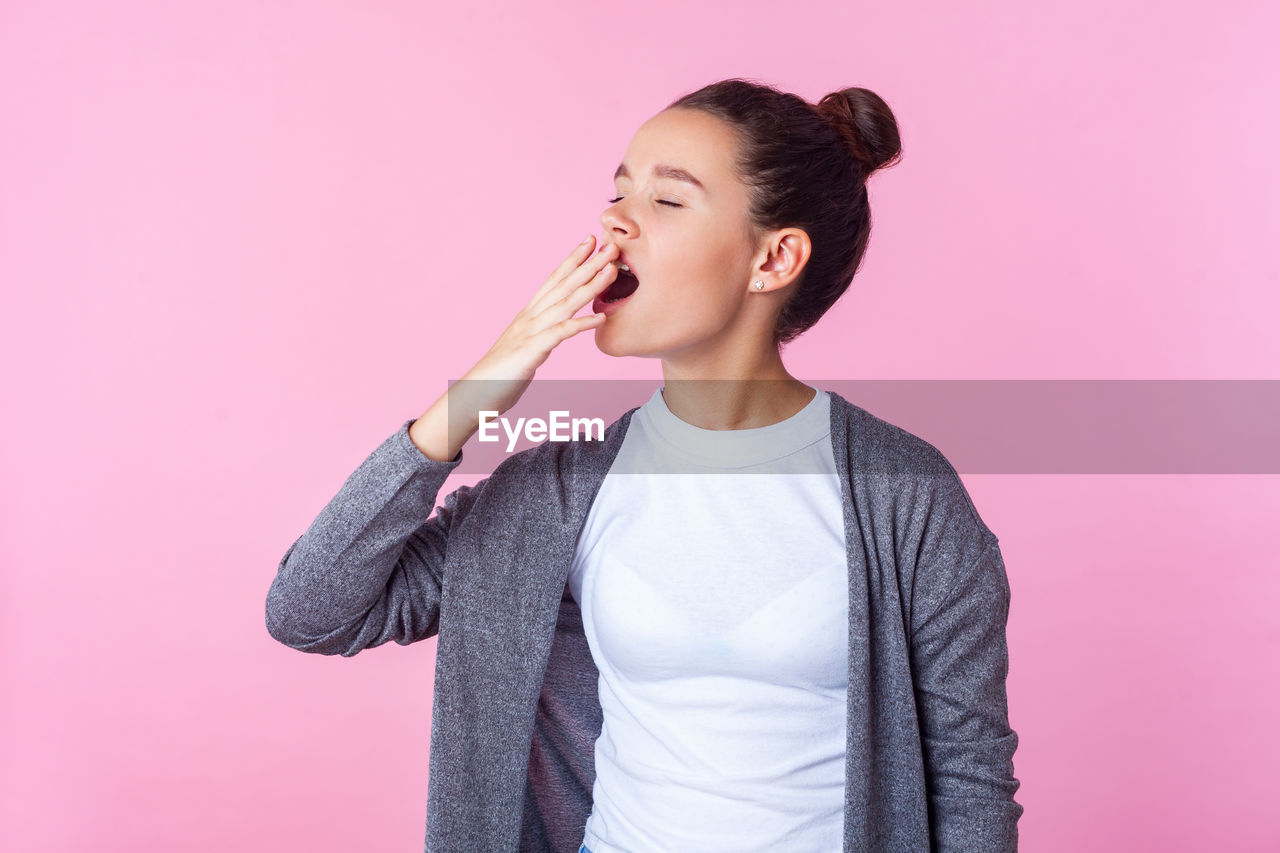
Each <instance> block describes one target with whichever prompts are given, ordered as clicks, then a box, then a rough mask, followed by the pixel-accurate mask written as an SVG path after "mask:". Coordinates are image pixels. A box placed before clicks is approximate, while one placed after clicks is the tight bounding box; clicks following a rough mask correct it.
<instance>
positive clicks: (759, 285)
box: [756, 281, 764, 290]
mask: <svg viewBox="0 0 1280 853" xmlns="http://www.w3.org/2000/svg"><path fill="white" fill-rule="evenodd" d="M756 290H764V282H763V281H757V282H756Z"/></svg>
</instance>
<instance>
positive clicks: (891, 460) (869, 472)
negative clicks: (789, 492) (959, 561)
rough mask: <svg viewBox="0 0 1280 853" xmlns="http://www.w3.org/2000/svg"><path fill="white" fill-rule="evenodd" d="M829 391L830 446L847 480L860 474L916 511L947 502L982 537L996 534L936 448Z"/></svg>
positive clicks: (954, 471) (947, 506)
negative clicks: (842, 459) (905, 498)
mask: <svg viewBox="0 0 1280 853" xmlns="http://www.w3.org/2000/svg"><path fill="white" fill-rule="evenodd" d="M828 393H829V394H830V395H831V407H832V436H831V438H832V446H833V449H835V451H836V452H837V453H842V452H843V453H844V454H845V455H846V458H847V461H848V470H849V476H850V478H851V479H854V480H857V479H861V480H863V481H865V483H866V486H867V487H868V488H871V489H873V490H875V491H883V490H889V491H892V492H894V493H895V494H896V495H898V496H899V498H901V497H902V496H903V495H906V496H909V497H910V498H912V501H911V503H913V504H916V506H917V509H918V510H925V509H930V508H931V509H934V510H936V509H937V508H938V507H946V508H947V509H948V510H949V512H948V514H949V515H953V516H959V517H960V518H962V519H963V520H964V521H965V522H967V524H968V525H970V526H971V527H973V528H975V529H976V530H977V531H978V532H979V533H980V534H981V536H982V538H984V539H985V538H986V537H988V536H989V537H991V538H992V539H994V538H996V537H995V534H994V533H992V532H991V530H990V528H988V527H987V525H986V524H985V522H983V520H982V517H981V515H980V514H979V513H978V509H977V507H976V506H975V505H974V503H973V500H972V498H971V497H970V496H969V492H968V490H967V489H966V488H965V486H964V482H963V480H961V478H960V474H959V472H957V471H956V469H955V466H954V465H952V464H951V461H950V460H949V459H948V458H947V457H946V455H945V454H944V453H943V452H942V451H941V450H939V449H938V448H937V447H936V446H934V445H933V444H932V443H930V442H929V441H926V440H925V439H923V438H921V437H920V436H918V435H916V434H915V433H913V432H911V431H909V430H907V429H904V428H903V427H900V426H898V425H897V424H894V423H891V422H889V421H887V420H885V419H884V418H881V417H877V416H876V415H873V414H872V413H871V412H869V411H867V410H866V409H864V408H862V407H861V406H859V405H857V404H855V403H851V402H850V401H848V400H847V399H845V398H844V397H842V396H840V395H839V394H838V393H836V392H835V391H829V392H828ZM957 520H958V519H957Z"/></svg>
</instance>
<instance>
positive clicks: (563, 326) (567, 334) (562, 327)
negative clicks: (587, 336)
mask: <svg viewBox="0 0 1280 853" xmlns="http://www.w3.org/2000/svg"><path fill="white" fill-rule="evenodd" d="M604 321H605V316H604V315H603V314H587V315H585V316H582V317H569V318H567V319H564V320H561V321H560V322H559V323H556V324H554V325H551V326H548V327H547V328H545V329H543V330H542V331H541V332H539V333H538V336H539V338H541V341H540V346H543V347H545V352H547V353H548V354H550V352H551V351H552V350H553V349H555V348H556V347H557V346H559V345H560V344H562V343H564V342H565V341H567V340H568V339H569V338H571V337H573V336H574V335H576V334H578V333H579V332H585V331H586V330H587V329H594V328H595V327H597V326H601V325H603V324H604Z"/></svg>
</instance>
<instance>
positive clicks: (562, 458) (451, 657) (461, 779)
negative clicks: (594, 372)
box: [266, 392, 1023, 853]
mask: <svg viewBox="0 0 1280 853" xmlns="http://www.w3.org/2000/svg"><path fill="white" fill-rule="evenodd" d="M635 411H636V410H635V409H631V410H630V411H628V412H626V413H625V414H624V415H622V417H620V418H619V419H618V420H617V421H615V422H614V423H613V424H611V425H610V426H609V428H608V429H607V430H606V431H605V440H604V441H603V442H588V441H577V442H545V443H543V444H541V445H539V446H538V447H534V448H531V449H529V450H526V451H523V452H521V453H517V454H513V455H512V456H511V457H509V458H507V459H505V460H504V461H503V462H502V463H501V464H500V465H498V466H497V467H496V468H495V469H494V472H493V473H492V474H491V475H490V476H489V477H487V478H486V479H484V480H482V481H480V482H479V483H477V484H476V485H475V486H474V487H466V486H464V487H461V488H458V489H457V490H455V491H454V492H452V493H450V494H449V495H448V496H447V497H446V498H445V500H444V503H443V506H441V507H439V508H438V509H436V512H435V514H434V515H431V511H432V508H433V506H434V505H435V499H436V497H437V493H438V492H439V490H440V487H441V485H442V484H443V483H444V480H445V478H446V477H447V476H448V474H449V472H450V471H452V470H453V469H454V468H456V467H457V466H458V464H460V462H461V458H462V457H461V455H459V456H458V457H455V458H454V459H453V460H452V461H450V462H436V461H434V460H431V459H429V458H427V457H426V456H424V455H423V454H422V453H421V451H419V450H418V448H417V447H416V446H415V445H414V444H413V442H412V440H411V439H410V438H409V433H408V429H409V427H410V425H412V423H413V421H412V420H411V421H407V422H406V423H404V424H403V425H402V426H401V427H400V429H399V430H398V431H397V432H395V433H394V434H392V435H391V436H390V437H389V438H387V440H386V441H384V442H383V443H382V444H381V445H380V446H379V447H378V448H377V449H376V450H374V451H373V453H371V454H370V455H369V457H368V458H367V459H366V460H365V461H364V462H363V463H361V465H360V466H359V468H357V469H356V471H355V472H354V473H353V474H352V475H351V476H350V477H349V478H348V479H347V480H346V482H345V484H344V485H343V486H342V488H341V490H340V491H339V492H338V493H337V495H335V496H334V498H333V499H332V500H331V501H330V502H329V504H328V505H327V506H326V507H325V508H324V509H323V510H322V511H321V513H320V515H319V516H318V517H317V518H316V519H315V521H313V522H312V524H311V525H310V527H309V528H308V529H307V531H306V532H305V533H304V534H303V535H302V536H301V537H300V538H299V539H298V540H297V541H295V542H294V543H293V544H292V545H291V546H290V547H289V549H288V550H287V551H286V552H285V555H284V558H283V559H282V560H281V563H280V567H279V571H278V573H277V575H276V577H275V579H274V581H273V582H272V584H271V588H270V590H269V591H268V593H267V602H266V624H267V630H268V631H269V632H270V634H271V636H272V637H274V638H275V639H276V640H278V641H280V642H282V643H284V644H286V645H288V646H290V647H292V648H295V649H299V650H301V651H306V652H314V653H317V654H327V655H343V656H351V655H354V654H357V653H358V652H360V651H361V650H363V649H367V648H371V647H374V646H378V645H382V644H383V643H386V642H388V641H390V640H395V641H396V642H397V643H400V644H401V645H407V644H409V643H411V642H415V641H417V640H424V639H427V638H428V637H432V636H437V635H438V640H437V642H438V646H437V651H436V674H435V698H434V704H433V709H432V719H431V757H430V766H429V770H428V772H429V784H428V797H427V827H426V845H425V850H426V851H427V853H445V851H477V853H479V851H486V853H488V852H489V851H503V850H506V851H554V853H562V851H563V853H575V851H577V850H578V847H579V845H580V844H581V841H582V832H583V829H584V827H585V825H586V820H587V816H588V814H589V813H590V811H591V789H592V784H593V782H594V780H595V761H594V745H595V739H596V736H597V735H598V734H599V732H600V726H601V720H602V715H601V710H600V702H599V696H598V694H597V678H598V675H599V673H598V671H597V670H596V667H595V664H594V662H593V660H592V658H591V652H590V649H589V648H588V646H587V641H586V636H585V634H584V632H583V628H582V613H581V611H580V610H579V608H578V606H577V604H576V603H575V602H574V601H573V599H572V598H571V597H570V595H569V593H568V590H567V588H566V581H567V578H568V572H569V567H570V563H571V561H572V559H573V552H574V547H575V543H576V541H577V537H578V531H579V529H580V528H581V525H582V523H583V521H584V520H585V519H586V514H587V511H588V510H589V509H590V506H591V502H592V500H593V499H594V497H595V494H596V491H597V489H598V488H599V486H600V484H601V482H602V481H603V479H604V476H605V474H606V473H607V472H608V470H609V466H610V463H611V462H612V461H613V458H614V456H615V455H616V453H617V451H618V448H619V447H620V446H621V444H622V439H623V436H624V435H625V433H626V429H627V424H628V423H629V422H630V419H631V415H632V413H633V412H635ZM831 440H832V447H833V450H834V453H835V460H836V467H837V469H838V472H839V474H840V480H841V493H842V498H843V505H844V517H845V535H846V539H847V543H848V556H849V651H850V654H849V696H848V720H847V726H848V728H847V738H846V743H847V748H846V756H845V767H846V775H845V780H846V782H845V810H844V845H843V850H844V851H845V852H846V853H851V851H890V850H892V851H903V850H912V851H916V850H920V851H925V850H935V851H956V853H960V851H964V853H975V851H1013V850H1016V849H1017V842H1018V827H1017V823H1018V818H1019V817H1020V816H1021V815H1022V811H1023V807H1022V806H1021V805H1020V804H1018V803H1017V802H1015V800H1014V793H1015V792H1016V791H1017V789H1018V787H1019V785H1020V783H1019V781H1018V780H1017V779H1016V778H1015V777H1014V775H1013V753H1014V750H1015V749H1016V748H1017V745H1018V736H1017V734H1016V733H1015V732H1014V731H1013V730H1012V729H1011V728H1010V727H1009V722H1008V710H1007V700H1006V693H1005V679H1006V676H1007V673H1008V652H1007V646H1006V640H1005V627H1006V623H1007V619H1008V611H1009V600H1010V595H1009V583H1008V579H1007V576H1006V573H1005V567H1004V561H1003V559H1002V557H1001V554H1000V548H999V544H998V539H997V537H996V536H995V534H994V533H992V532H991V530H989V529H988V528H987V526H986V524H984V523H983V521H982V519H981V517H980V516H979V514H978V512H977V510H976V508H975V507H974V505H973V503H972V501H971V500H970V499H969V495H968V493H967V491H966V490H965V488H964V486H963V484H962V483H961V481H960V478H959V476H958V475H957V474H956V472H955V469H954V468H953V467H952V466H951V464H950V463H949V462H948V461H947V460H946V459H945V457H943V455H942V454H941V453H940V452H939V451H938V450H937V449H936V448H934V447H933V446H932V445H931V444H929V443H928V442H926V441H924V440H923V439H921V438H919V437H917V436H915V435H913V434H911V433H909V432H907V431H905V430H903V429H901V428H900V427H897V426H894V425H893V424H890V423H889V422H887V421H884V420H882V419H880V418H877V417H875V416H874V415H872V414H871V413H869V412H867V411H866V410H864V409H862V408H861V407H859V406H856V405H854V404H852V403H850V402H848V401H847V400H845V399H844V398H842V397H840V396H839V395H838V394H835V393H834V392H831ZM429 515H430V516H431V517H430V518H428V516H429ZM424 519H425V521H424ZM372 724H374V725H376V723H372ZM762 734H765V735H766V736H767V733H762Z"/></svg>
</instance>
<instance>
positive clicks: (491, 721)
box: [266, 79, 1022, 853]
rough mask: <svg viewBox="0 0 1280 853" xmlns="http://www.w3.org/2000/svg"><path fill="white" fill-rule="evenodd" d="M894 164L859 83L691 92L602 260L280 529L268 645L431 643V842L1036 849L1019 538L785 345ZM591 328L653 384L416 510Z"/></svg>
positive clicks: (624, 201)
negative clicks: (304, 523)
mask: <svg viewBox="0 0 1280 853" xmlns="http://www.w3.org/2000/svg"><path fill="white" fill-rule="evenodd" d="M899 155H900V144H899V135H898V130H897V125H896V122H895V120H894V117H893V114H892V113H891V111H890V110H889V107H888V106H887V105H886V104H885V103H884V101H883V100H881V99H880V98H879V97H878V96H876V95H875V94H874V93H872V92H870V91H868V90H866V89H860V88H852V89H845V90H842V91H837V92H834V93H832V94H830V95H828V96H826V97H825V98H823V99H821V100H820V101H819V102H818V103H817V104H816V105H811V104H809V103H807V102H805V101H804V100H803V99H801V98H799V97H797V96H795V95H792V94H787V93H784V92H780V91H778V90H776V89H773V88H771V87H767V86H763V85H759V84H756V83H753V82H751V81H746V80H740V79H734V80H725V81H722V82H719V83H715V84H712V85H710V86H707V87H704V88H702V89H700V90H698V91H696V92H693V93H691V94H689V95H686V96H684V97H682V98H680V99H679V100H677V101H675V102H674V103H673V104H672V105H671V106H669V107H668V108H667V109H665V110H663V111H662V112H660V113H658V114H657V115H656V116H654V117H653V118H651V119H649V120H648V121H647V122H645V123H644V124H643V125H642V126H641V127H640V129H639V130H638V131H637V132H636V134H635V136H634V137H633V139H632V141H631V144H630V146H629V147H628V149H627V151H626V154H625V156H624V157H623V160H622V162H621V164H620V166H619V168H618V171H617V174H616V176H615V182H616V187H615V189H616V198H613V199H611V201H610V204H609V207H607V208H606V209H605V211H604V213H603V214H602V216H601V223H602V225H603V226H604V235H603V239H602V240H601V246H600V249H599V251H598V252H594V254H593V249H594V242H593V240H592V239H591V238H588V240H587V241H585V242H584V243H583V244H582V245H580V246H579V247H578V248H577V249H575V250H574V251H573V252H572V253H571V254H570V255H569V256H568V257H567V258H566V259H565V261H564V262H563V263H562V264H561V265H560V267H559V268H558V269H556V270H555V271H554V272H553V273H552V274H551V276H550V277H549V278H548V279H547V281H546V282H545V283H544V284H543V285H542V287H541V288H539V290H538V291H537V292H536V293H535V294H534V295H533V297H532V299H531V300H530V301H529V303H528V304H527V305H526V306H525V307H524V308H523V309H522V310H521V311H520V312H519V313H518V314H517V315H516V317H515V319H514V320H513V321H512V323H511V324H510V326H509V327H508V328H507V329H506V330H505V331H504V332H503V333H502V335H501V336H500V337H499V339H498V340H497V342H496V343H494V345H493V346H492V347H491V348H490V349H489V351H488V352H487V353H485V355H484V357H483V358H481V359H480V360H479V362H477V363H476V364H475V365H474V366H473V367H472V368H471V369H470V370H469V371H468V372H467V373H466V374H465V375H464V376H463V380H462V381H461V382H459V383H456V384H455V385H453V386H452V387H451V388H450V389H449V391H448V392H446V394H445V395H443V396H442V397H441V398H440V399H439V400H437V401H436V402H435V403H434V404H433V405H432V406H431V407H430V408H428V409H427V410H426V412H425V413H423V415H422V416H421V417H419V418H416V419H414V420H410V421H407V422H406V423H405V424H404V425H403V426H402V427H401V428H400V429H399V430H398V431H397V432H396V433H394V434H393V435H392V436H390V437H389V438H388V439H387V440H386V441H384V442H383V443H382V445H381V446H380V447H378V448H377V449H376V450H375V451H374V452H373V453H372V454H371V455H370V456H369V458H368V459H367V460H366V461H365V462H364V463H363V464H362V465H361V466H360V468H359V469H357V471H356V472H355V473H354V474H352V475H351V477H350V478H348V480H347V482H346V483H345V484H344V486H343V487H342V490H341V491H340V492H339V493H338V494H337V496H335V497H334V498H333V500H332V501H331V502H330V503H329V504H328V505H327V506H326V507H325V509H324V510H323V511H322V512H321V514H320V515H319V516H318V517H317V519H316V520H315V521H314V522H313V523H312V525H311V526H310V528H309V529H308V530H307V532H306V533H304V534H303V536H301V537H299V539H298V540H297V541H295V542H294V544H293V545H292V546H290V548H289V550H288V551H287V552H286V554H285V556H284V559H283V560H282V561H281V564H280V568H279V571H278V573H277V576H276V578H275V580H274V581H273V583H272V586H271V589H270V591H269V593H268V597H267V614H266V616H267V627H268V630H269V631H270V633H271V634H272V636H273V637H275V638H276V639H278V640H279V641H281V642H283V643H286V644H287V645H289V646H292V647H294V648H297V649H301V650H303V651H308V652H315V653H320V654H341V655H345V656H350V655H354V654H356V653H358V652H359V651H361V650H363V649H365V648H370V647H373V646H377V645H381V644H383V643H386V642H388V641H389V640H395V641H396V642H398V643H401V644H408V643H410V642H415V641H418V640H422V639H426V638H428V637H432V636H438V638H439V640H438V647H437V664H436V679H435V694H434V700H433V712H432V734H431V760H430V761H431V766H430V784H429V790H428V809H427V813H428V814H427V840H426V849H427V850H428V851H445V850H450V851H452V850H459V851H463V850H466V851H471V850H475V851H493V850H517V849H518V850H522V851H525V850H530V851H531V850H554V851H566V853H571V851H581V853H617V851H683V850H700V851H702V850H705V851H711V850H717V851H719V850H723V851H753V850H760V851H777V850H788V851H789V850H805V851H808V850H846V851H852V850H859V851H863V850H929V849H936V850H964V851H987V850H991V851H994V850H1001V851H1007V850H1015V849H1016V846H1017V837H1018V836H1017V821H1018V818H1019V817H1020V815H1021V813H1022V806H1021V805H1019V804H1018V803H1016V802H1015V801H1014V799H1013V795H1014V793H1015V792H1016V790H1017V788H1018V787H1019V782H1018V780H1017V779H1016V778H1015V777H1014V776H1013V763H1012V758H1013V753H1014V750H1015V749H1016V747H1017V735H1016V734H1015V733H1014V732H1013V730H1012V729H1011V728H1010V727H1009V724H1008V713H1007V702H1006V694H1005V678H1006V675H1007V668H1008V659H1007V648H1006V641H1005V625H1006V620H1007V615H1008V606H1009V587H1008V582H1007V578H1006V574H1005V569H1004V564H1003V561H1002V558H1001V555H1000V550H999V545H998V540H997V538H996V536H995V534H994V533H992V532H991V530H990V529H989V528H988V527H987V526H986V525H985V524H984V523H983V521H982V519H981V517H980V516H979V514H978V512H977V510H976V508H975V507H974V506H973V503H972V501H971V500H970V499H969V497H968V494H967V492H966V491H965V489H964V487H963V485H962V484H961V482H960V480H959V477H958V476H957V475H956V472H955V470H954V468H952V467H951V465H950V464H949V463H948V462H947V460H946V459H945V458H944V457H943V456H942V454H941V453H940V452H938V451H937V449H936V448H933V447H932V446H931V445H929V444H928V443H927V442H925V441H923V440H922V439H920V438H918V437H916V436H914V435H912V434H910V433H908V432H906V431H905V430H902V429H900V428H898V427H896V426H893V425H892V424H889V423H887V422H885V421H883V420H881V419H879V418H876V417H874V416H872V415H871V414H870V413H868V412H866V411H865V410H863V409H861V408H859V407H858V406H855V405H854V404H852V403H850V402H848V401H847V400H845V399H843V398H842V397H840V396H839V395H838V394H836V393H834V392H827V391H823V390H822V389H819V388H817V387H814V386H811V385H808V384H806V383H804V382H802V381H800V380H798V379H796V378H795V377H793V376H791V375H790V373H788V372H787V370H786V368H785V367H784V365H783V363H782V359H781V357H780V348H781V346H782V345H783V344H785V343H786V342H787V341H789V340H792V339H794V338H795V337H796V336H797V335H799V334H800V333H802V332H803V331H805V330H806V329H808V328H809V327H810V326H812V325H813V324H814V323H815V322H816V321H817V320H818V319H819V318H820V317H821V316H822V315H823V314H824V313H825V312H826V311H827V309H829V308H830V307H831V305H832V304H833V303H834V302H835V301H836V299H838V298H839V296H840V295H841V294H842V293H843V292H844V291H845V290H846V289H847V288H848V286H849V284H850V282H851V280H852V278H853V275H854V273H855V271H856V270H857V268H858V265H859V263H860V262H861V259H862V257H863V254H864V251H865V249H866V245H867V238H868V234H869V231H870V211H869V209H868V205H867V192H866V181H867V178H868V176H869V175H870V174H871V173H873V172H874V171H876V170H877V169H880V168H883V167H884V166H886V165H890V164H891V163H893V162H896V160H897V158H898V157H899ZM588 305H590V306H592V308H591V313H588V314H585V315H583V316H576V315H577V313H578V312H579V311H580V310H581V309H583V308H585V307H586V306H588ZM588 329H590V330H594V332H595V338H596V345H597V346H598V347H599V349H600V350H601V351H602V352H604V353H606V354H609V355H613V356H641V357H649V358H658V359H661V362H662V373H663V379H664V383H663V386H662V387H661V388H659V389H658V390H656V391H655V392H654V393H653V395H652V396H651V397H650V398H649V400H648V402H646V403H645V404H644V405H643V406H639V407H637V408H634V409H631V410H630V411H628V412H627V413H626V414H624V415H623V416H622V417H621V418H619V419H618V420H617V421H615V422H614V423H613V424H612V425H610V427H609V428H608V430H607V431H606V435H605V440H604V441H603V442H583V441H579V442H569V443H552V442H547V443H544V444H542V445H540V446H538V447H535V448H532V449H530V450H528V451H524V452H522V453H518V454H515V455H513V456H511V457H509V458H508V459H506V460H504V461H503V463H502V464H500V465H499V466H497V468H496V469H495V470H494V472H493V474H492V475H490V476H489V477H488V478H486V479H485V480H482V481H481V482H480V483H478V484H477V485H476V486H474V487H462V488H459V489H457V490H456V491H454V492H453V493H451V494H450V495H448V496H447V497H446V499H445V502H444V505H443V506H441V507H439V508H436V512H435V515H434V516H432V517H431V518H429V519H427V521H425V522H424V521H423V520H422V519H423V518H424V517H426V516H427V515H429V514H430V513H431V511H432V508H433V507H434V506H435V499H436V497H437V495H438V492H439V489H440V487H441V485H442V483H443V481H444V479H445V478H446V477H447V476H448V474H449V472H450V471H451V470H453V468H455V467H456V466H457V465H458V464H459V463H460V462H461V459H462V447H463V445H464V444H465V442H466V441H467V439H468V438H469V437H470V436H471V435H472V434H474V433H475V431H476V430H477V427H478V425H479V415H478V413H479V412H480V411H482V410H491V411H499V412H505V411H507V410H508V409H510V408H511V407H512V406H513V405H514V404H515V402H516V401H517V400H518V399H519V398H520V396H521V394H522V393H523V392H524V391H525V390H526V388H527V387H528V385H529V383H530V381H531V380H532V378H533V376H534V373H535V371H536V369H537V368H538V367H539V366H540V365H541V364H542V363H543V362H544V361H545V360H546V359H547V357H548V356H549V354H550V353H551V351H552V350H553V349H554V348H555V347H556V345H558V344H559V343H560V342H561V341H563V340H565V339H567V338H569V337H572V336H573V335H576V334H579V333H581V332H583V331H586V330H588Z"/></svg>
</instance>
